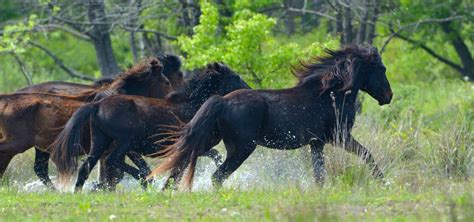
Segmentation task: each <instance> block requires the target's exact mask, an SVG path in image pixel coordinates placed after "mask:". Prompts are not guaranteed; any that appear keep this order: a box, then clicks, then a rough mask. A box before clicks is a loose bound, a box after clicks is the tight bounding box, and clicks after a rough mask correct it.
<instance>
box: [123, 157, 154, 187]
mask: <svg viewBox="0 0 474 222" xmlns="http://www.w3.org/2000/svg"><path fill="white" fill-rule="evenodd" d="M127 157H128V158H129V159H130V160H131V161H132V162H133V163H134V164H135V166H137V167H138V169H139V170H140V173H139V174H140V175H139V176H140V178H142V179H143V180H145V179H146V177H147V176H148V175H149V174H150V173H151V169H150V166H148V163H147V162H146V161H145V159H143V157H142V155H140V154H139V153H137V152H128V153H127ZM150 182H151V181H150Z"/></svg>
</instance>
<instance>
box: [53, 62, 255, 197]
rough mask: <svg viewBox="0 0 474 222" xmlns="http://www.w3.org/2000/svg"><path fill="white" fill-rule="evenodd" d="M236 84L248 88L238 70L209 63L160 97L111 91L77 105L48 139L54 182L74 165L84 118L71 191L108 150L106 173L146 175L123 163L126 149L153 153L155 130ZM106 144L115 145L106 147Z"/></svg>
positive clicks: (66, 179)
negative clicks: (82, 157) (87, 130)
mask: <svg viewBox="0 0 474 222" xmlns="http://www.w3.org/2000/svg"><path fill="white" fill-rule="evenodd" d="M242 88H249V87H248V85H247V84H246V83H245V82H244V81H243V80H242V79H241V78H240V77H239V75H237V74H235V73H234V72H233V71H232V70H230V69H229V68H228V67H226V66H225V65H222V64H217V63H215V64H213V65H209V66H208V68H207V70H206V71H205V73H204V74H202V75H198V76H196V77H194V78H193V79H191V80H190V81H189V85H188V86H187V87H185V88H184V89H182V90H181V91H178V92H175V93H173V94H171V95H170V96H169V98H168V99H166V100H159V99H151V98H145V97H138V96H125V95H116V96H109V97H107V98H104V99H103V100H101V101H98V102H94V103H90V104H87V105H85V106H83V107H81V108H80V109H79V110H77V112H76V113H75V114H74V115H73V116H72V117H71V119H70V120H69V121H68V123H67V125H66V126H65V128H64V130H63V131H62V132H61V134H60V135H59V136H58V138H57V140H56V141H55V143H54V145H55V148H54V150H55V151H54V153H53V156H52V157H53V159H54V162H55V163H56V166H57V167H58V171H59V175H60V176H59V179H60V181H62V182H69V180H70V178H71V176H72V175H73V174H74V172H75V171H76V169H77V160H76V156H77V155H76V152H78V151H80V150H81V148H80V147H78V145H79V144H80V143H81V141H82V135H83V134H82V133H81V132H82V128H83V126H85V125H88V123H89V120H90V126H91V137H92V141H91V144H92V147H91V151H90V152H89V156H88V158H87V160H86V161H85V162H84V163H83V164H82V165H81V167H80V169H79V174H78V179H77V182H76V187H75V189H76V191H78V190H80V189H82V186H83V184H84V182H85V180H87V178H88V176H89V173H90V171H91V169H92V168H93V167H94V166H95V164H96V163H97V160H98V159H99V158H100V157H101V156H103V155H104V153H105V152H108V153H109V155H108V156H107V158H106V166H107V167H108V169H107V174H106V175H113V174H114V173H112V172H113V171H114V170H117V169H118V170H124V171H126V172H128V173H131V174H132V175H133V176H134V177H135V178H136V179H139V180H141V179H144V178H145V176H146V174H143V173H141V172H139V171H138V170H136V169H132V167H130V166H128V165H126V164H125V163H124V162H123V158H124V156H125V154H126V153H128V152H130V151H135V152H137V153H140V154H143V155H149V154H153V153H156V152H157V151H159V150H160V149H161V147H163V145H165V144H160V143H154V141H155V140H157V139H158V140H159V139H160V138H164V137H163V136H161V137H160V136H159V134H160V133H161V132H163V131H164V130H166V129H168V127H170V126H178V125H180V124H181V123H182V122H181V121H184V122H187V121H189V120H190V119H191V118H192V117H193V115H194V113H195V112H196V111H197V110H198V109H199V107H200V106H201V105H202V104H203V103H204V102H205V101H206V100H207V99H208V98H209V97H211V96H212V95H225V94H227V93H229V92H232V91H234V90H237V89H242ZM157 135H158V136H157ZM111 143H115V144H116V146H114V147H113V150H108V151H107V148H109V147H110V144H111ZM213 154H215V152H213ZM203 155H205V154H204V153H203ZM208 155H209V154H208ZM133 172H135V173H133ZM108 181H109V184H108V185H109V186H110V187H111V188H112V189H113V187H114V186H115V184H116V183H117V181H114V178H110V179H109V180H108Z"/></svg>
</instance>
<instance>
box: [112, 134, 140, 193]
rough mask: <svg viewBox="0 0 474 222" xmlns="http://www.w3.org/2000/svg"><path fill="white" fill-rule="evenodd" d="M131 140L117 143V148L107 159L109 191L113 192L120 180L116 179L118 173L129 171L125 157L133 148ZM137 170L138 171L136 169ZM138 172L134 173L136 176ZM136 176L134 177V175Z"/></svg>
mask: <svg viewBox="0 0 474 222" xmlns="http://www.w3.org/2000/svg"><path fill="white" fill-rule="evenodd" d="M131 145H132V143H131V140H129V139H124V140H123V141H117V142H116V143H115V148H114V149H113V150H112V151H111V152H110V154H109V155H108V156H107V158H106V159H105V165H106V169H107V170H106V171H107V174H106V176H107V182H108V183H107V189H109V190H111V191H113V190H115V186H116V185H117V183H118V182H119V180H118V179H117V178H116V177H115V175H116V173H117V172H118V171H123V170H125V169H127V170H128V167H126V166H125V156H126V155H127V153H128V151H129V149H130V148H131V147H132V146H131ZM135 170H136V169H135ZM136 172H138V170H136V171H135V172H133V174H135V173H136ZM132 176H134V175H132Z"/></svg>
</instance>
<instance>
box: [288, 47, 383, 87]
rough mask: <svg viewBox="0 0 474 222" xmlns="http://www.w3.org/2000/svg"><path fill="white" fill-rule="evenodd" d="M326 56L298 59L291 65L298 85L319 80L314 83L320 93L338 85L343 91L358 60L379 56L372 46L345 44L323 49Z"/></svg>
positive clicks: (348, 85)
mask: <svg viewBox="0 0 474 222" xmlns="http://www.w3.org/2000/svg"><path fill="white" fill-rule="evenodd" d="M324 51H325V53H326V54H327V55H326V56H321V57H315V58H312V59H310V60H309V61H300V65H299V66H298V67H293V70H292V73H293V75H294V76H295V77H296V78H298V84H297V85H298V86H299V85H303V84H306V83H308V82H315V81H316V82H319V83H320V84H318V85H316V87H317V90H318V91H319V92H320V93H323V92H324V91H326V90H328V89H330V88H333V87H336V86H337V87H338V90H340V91H345V90H347V89H349V88H351V87H352V83H353V80H354V78H355V76H354V75H355V70H356V69H358V65H359V63H360V62H371V61H372V60H374V59H376V58H378V57H379V54H378V52H377V49H376V48H375V47H373V46H365V45H347V46H344V47H342V48H341V49H339V50H331V49H325V50H324Z"/></svg>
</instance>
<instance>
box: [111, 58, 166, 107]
mask: <svg viewBox="0 0 474 222" xmlns="http://www.w3.org/2000/svg"><path fill="white" fill-rule="evenodd" d="M111 87H115V89H116V90H117V91H118V92H120V93H124V94H129V95H140V96H148V97H153V98H164V97H165V96H166V95H167V94H168V93H169V92H170V91H171V90H172V88H171V84H170V81H169V80H168V78H167V77H166V76H165V75H164V74H163V65H162V64H161V62H160V61H159V60H158V59H156V58H149V59H144V60H143V61H141V62H140V63H139V64H137V65H135V66H133V67H131V68H129V69H128V70H127V71H125V73H123V74H122V75H120V76H119V77H118V78H117V80H115V81H114V83H113V84H112V86H111Z"/></svg>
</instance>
